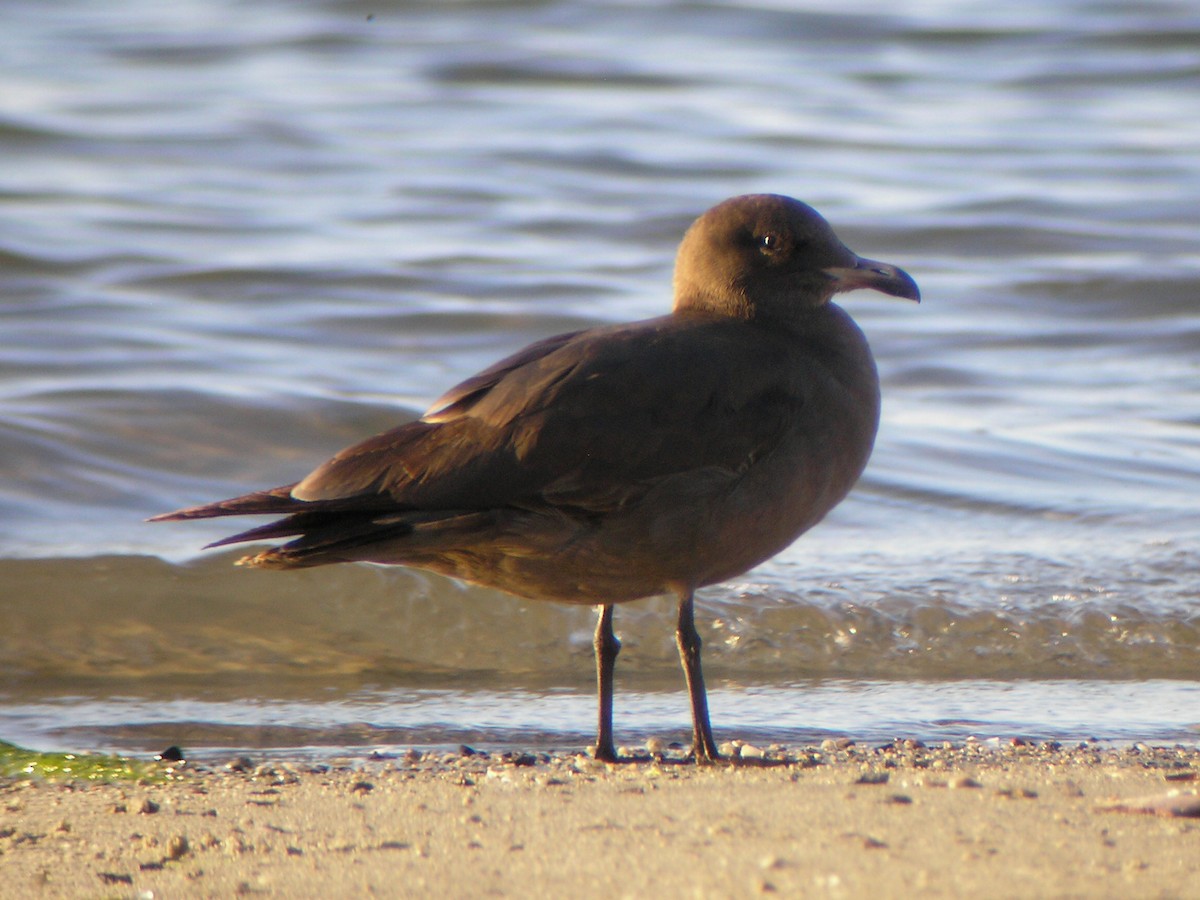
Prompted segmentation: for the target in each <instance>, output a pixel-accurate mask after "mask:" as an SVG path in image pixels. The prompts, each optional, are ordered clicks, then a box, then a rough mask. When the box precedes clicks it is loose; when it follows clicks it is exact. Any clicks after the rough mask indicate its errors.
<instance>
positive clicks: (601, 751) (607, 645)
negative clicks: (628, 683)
mask: <svg viewBox="0 0 1200 900" xmlns="http://www.w3.org/2000/svg"><path fill="white" fill-rule="evenodd" d="M599 610H600V619H599V620H598V621H597V622H596V638H595V640H594V641H593V646H594V647H595V648H596V687H597V693H598V694H599V696H600V715H599V723H598V725H597V727H596V759H600V760H604V761H605V762H616V761H617V750H616V748H615V747H614V746H613V728H612V715H613V668H614V667H615V665H616V662H617V654H618V653H620V652H621V642H620V641H618V640H617V636H616V635H615V634H613V608H612V606H601V607H599Z"/></svg>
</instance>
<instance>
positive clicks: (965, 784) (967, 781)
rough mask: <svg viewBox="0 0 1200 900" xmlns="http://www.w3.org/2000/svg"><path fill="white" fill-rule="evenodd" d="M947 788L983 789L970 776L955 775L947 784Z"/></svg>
mask: <svg viewBox="0 0 1200 900" xmlns="http://www.w3.org/2000/svg"><path fill="white" fill-rule="evenodd" d="M947 787H949V788H951V789H952V790H953V789H956V788H978V787H983V785H982V784H980V783H979V782H978V781H976V780H975V779H974V778H972V777H971V776H970V775H956V776H954V777H953V778H951V779H950V781H949V782H947Z"/></svg>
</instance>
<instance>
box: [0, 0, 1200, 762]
mask: <svg viewBox="0 0 1200 900" xmlns="http://www.w3.org/2000/svg"><path fill="white" fill-rule="evenodd" d="M4 17H5V34H4V36H3V37H0V71H2V72H3V82H4V89H3V91H2V92H0V147H2V149H3V157H4V161H5V164H4V166H3V167H2V168H0V317H2V318H0V739H5V740H15V741H18V742H23V743H26V744H29V745H33V746H39V747H46V748H56V747H63V748H66V747H75V748H78V747H80V746H99V747H105V748H111V749H118V750H127V751H135V752H142V751H147V750H152V749H161V747H162V746H165V745H166V744H169V743H183V744H185V745H187V746H188V747H189V748H190V749H192V750H201V751H204V750H210V751H215V750H216V749H218V748H246V747H259V748H275V749H281V748H301V747H305V748H310V747H325V748H333V749H335V750H337V749H339V748H340V749H344V748H349V747H360V746H377V745H392V744H396V745H403V744H411V743H418V744H433V745H437V744H445V743H454V742H456V741H459V740H469V741H474V742H492V743H499V744H505V743H516V744H526V745H528V744H539V743H540V744H554V745H565V746H572V745H578V744H580V743H582V742H584V741H585V740H586V739H587V736H588V733H589V732H590V729H591V722H592V715H593V711H592V699H591V686H590V685H591V674H590V672H591V663H590V660H589V655H590V630H591V627H592V623H591V617H590V612H589V611H588V610H586V609H571V608H563V607H558V606H551V605H542V604H537V603H530V602H523V601H518V600H514V599H511V598H508V597H506V596H504V595H501V594H497V593H495V592H490V591H486V590H482V589H478V588H466V587H463V586H460V585H456V584H454V583H452V582H449V581H447V580H445V579H441V578H437V577H434V576H430V575H425V574H421V573H414V572H407V571H402V570H383V569H377V568H372V567H343V568H341V569H337V568H334V569H324V570H313V571H308V572H300V573H284V574H279V573H262V572H251V571H245V570H240V569H234V568H233V567H232V566H231V565H230V562H231V561H232V559H233V558H234V556H230V555H228V554H221V553H215V554H203V555H202V554H200V553H199V549H198V548H199V547H200V546H201V545H202V544H204V543H205V542H207V541H209V540H213V539H215V538H217V537H220V536H222V535H223V534H225V533H226V531H225V526H224V525H222V524H221V523H212V522H204V523H192V524H186V525H154V526H151V525H147V524H145V523H144V522H143V521H142V520H143V519H144V518H145V517H146V516H149V515H151V514H153V513H156V512H161V511H164V510H168V509H173V508H176V507H178V506H181V505H185V504H189V503H193V502H199V501H203V500H209V499H215V498H219V497H225V496H232V495H234V494H236V493H240V492H243V491H246V490H249V489H252V488H256V487H264V486H269V485H275V484H281V483H285V482H287V481H290V480H293V479H295V478H297V477H298V476H300V475H302V474H304V473H305V472H307V471H308V470H309V469H310V468H312V467H313V466H314V465H316V464H317V463H319V462H320V461H322V460H323V459H324V458H325V457H326V456H328V455H329V454H330V453H332V452H333V451H335V450H337V449H339V448H341V447H342V446H345V445H346V444H349V443H351V442H352V441H354V440H356V439H358V438H360V437H362V436H365V435H367V434H371V433H374V432H376V431H379V430H382V429H384V428H386V427H390V426H391V425H393V424H394V423H395V422H397V421H399V420H400V419H402V418H406V417H408V416H411V415H414V414H416V413H417V412H419V411H420V410H421V409H422V408H423V407H424V406H425V404H427V403H428V402H429V401H430V400H432V399H433V398H434V397H436V396H437V395H438V394H440V393H441V392H442V391H443V390H444V389H445V388H447V387H449V386H450V385H451V384H453V383H455V382H456V381H457V380H459V379H461V378H462V377H464V376H466V375H468V374H471V373H472V372H474V371H476V370H478V369H479V368H481V367H482V366H484V365H486V364H488V363H489V362H491V361H493V360H495V359H496V358H498V357H500V356H501V355H503V354H505V353H508V352H511V351H512V350H515V349H517V348H519V347H520V346H522V345H524V344H525V343H527V342H529V341H530V340H533V339H535V338H538V337H543V336H546V335H549V334H553V333H556V332H559V331H563V330H567V329H572V328H578V327H584V326H587V325H592V324H602V323H608V322H616V321H622V320H628V319H635V318H643V317H648V316H651V315H656V314H658V313H660V312H662V311H664V310H665V309H666V308H667V305H668V303H669V285H670V269H671V263H672V257H673V253H674V249H675V245H676V243H677V241H678V239H679V237H680V235H681V233H682V231H683V229H684V228H685V227H686V225H687V224H688V222H690V220H691V219H692V218H693V217H694V216H695V215H696V214H698V213H699V212H701V211H702V210H703V209H705V208H706V207H708V206H709V205H711V204H713V203H715V202H717V201H719V200H721V199H723V198H724V197H726V196H730V195H733V194H738V193H746V192H751V191H762V190H766V191H778V192H782V193H787V194H791V195H793V196H798V197H800V198H802V199H805V200H807V201H808V202H810V203H812V204H813V205H814V206H816V207H817V208H818V209H819V210H821V211H822V212H823V213H824V214H825V215H826V216H827V217H828V218H829V219H830V220H831V221H832V222H833V224H834V225H835V227H836V228H837V229H838V231H839V233H840V234H841V235H842V236H843V237H844V238H845V239H846V241H847V243H849V244H850V246H852V247H854V248H856V249H857V250H859V251H860V252H862V253H864V254H866V255H869V256H872V257H876V258H880V259H886V260H888V261H891V262H895V263H898V264H900V265H902V266H904V267H905V268H906V269H907V270H908V271H910V272H911V273H912V274H913V275H914V276H915V277H916V279H917V281H918V282H919V283H920V285H921V287H922V291H923V293H924V296H925V302H924V304H923V305H922V306H920V307H912V306H911V305H908V304H904V303H899V302H897V301H894V300H889V299H887V298H882V297H878V296H876V295H872V294H865V293H863V294H856V295H852V296H849V297H847V298H846V299H845V302H844V305H845V306H846V307H847V308H848V309H849V310H850V311H851V312H852V314H853V315H854V316H855V317H856V318H857V319H858V321H859V322H860V324H861V325H862V326H863V328H864V330H865V331H866V332H867V334H868V337H869V338H870V340H871V342H872V346H873V347H874V349H875V353H876V357H877V359H878V362H879V367H880V371H881V375H882V377H883V382H884V420H883V425H882V428H881V432H880V436H879V440H878V443H877V446H876V451H875V456H874V458H873V461H872V463H871V466H870V468H869V470H868V472H867V474H866V476H865V478H864V479H863V482H862V483H861V485H860V486H859V488H858V490H857V491H856V493H855V494H854V495H853V496H852V497H851V498H850V499H849V500H848V501H847V502H846V503H845V504H843V506H841V507H840V508H839V509H838V510H837V511H835V513H834V514H833V515H832V516H831V517H830V518H829V520H827V521H826V522H825V523H824V524H822V525H821V526H820V527H819V528H818V529H817V530H815V531H814V532H812V533H811V534H809V535H807V536H805V537H804V538H803V539H801V540H800V541H799V542H798V543H797V544H796V545H795V546H794V547H792V548H791V549H790V550H788V551H787V552H785V553H783V554H781V555H780V556H779V557H777V558H776V559H775V560H773V561H771V562H769V563H767V564H765V565H763V566H762V567H760V568H759V569H757V570H755V571H754V572H752V573H750V574H748V575H747V576H745V577H744V578H743V579H741V580H739V581H738V582H736V583H731V584H727V585H724V586H719V587H716V588H711V589H709V590H707V591H705V592H704V595H703V596H702V598H701V600H700V604H699V605H700V612H699V619H700V624H701V628H702V631H703V632H704V634H705V636H706V649H705V653H706V664H707V666H708V671H709V674H710V686H711V688H712V694H713V708H714V721H715V724H716V726H717V730H718V734H719V735H727V736H750V737H754V738H755V739H759V740H776V739H777V740H795V741H801V740H809V739H816V738H819V737H822V736H828V735H829V734H850V735H854V736H857V737H862V738H864V739H874V738H879V739H884V738H886V737H891V736H895V735H896V734H903V735H905V736H914V737H925V738H956V737H962V736H964V735H966V734H977V735H980V736H985V737H986V736H991V735H999V736H1006V735H1026V736H1047V737H1055V736H1057V737H1061V738H1067V739H1076V738H1079V739H1082V738H1084V737H1097V738H1100V739H1102V740H1117V741H1129V740H1151V741H1169V742H1175V741H1184V742H1191V743H1194V742H1196V741H1197V740H1198V737H1197V735H1198V733H1200V732H1198V730H1197V729H1198V727H1200V726H1198V723H1200V608H1198V605H1197V597H1198V596H1200V575H1198V574H1197V565H1196V561H1197V560H1196V549H1195V548H1196V546H1197V537H1198V536H1200V511H1198V505H1197V503H1196V491H1195V486H1196V484H1197V474H1198V473H1200V387H1198V386H1200V377H1198V376H1200V353H1198V351H1200V251H1198V250H1197V246H1198V245H1197V235H1198V229H1197V214H1196V210H1197V209H1198V208H1200V120H1198V119H1197V118H1196V116H1195V114H1194V113H1195V98H1196V96H1197V90H1198V89H1200V49H1198V48H1200V12H1197V11H1196V9H1195V7H1194V5H1193V4H1189V3H1183V2H1180V3H1170V2H1162V3H1152V4H1147V3H1134V2H1119V0H1114V2H1085V0H1075V2H1064V3H1058V4H1049V5H1047V4H1038V3H1032V2H1017V3H1014V4H1006V5H1004V6H1003V7H1000V8H997V7H995V5H994V4H985V3H955V4H947V3H938V2H932V0H931V2H918V3H913V4H907V5H905V6H904V8H903V9H899V8H896V7H895V5H894V4H887V5H885V4H882V3H871V2H865V3H860V4H852V5H849V6H848V5H847V4H844V3H841V4H833V3H820V2H810V3H783V2H779V3H772V2H766V3H760V4H757V5H756V4H748V3H745V4H744V3H735V2H720V0H714V2H709V3H693V2H667V0H662V2H657V3H650V4H627V5H622V4H615V3H599V2H585V0H562V2H538V3H535V2H511V3H505V2H499V3H483V2H478V3H469V2H468V3H452V4H450V3H430V4H399V3H396V4H386V3H384V4H349V3H333V2H325V3H308V4H286V3H269V2H267V3H254V4H242V3H236V2H220V0H185V2H181V3H175V4H169V5H166V6H164V5H162V4H152V3H148V2H128V3H123V4H120V5H119V6H116V7H114V6H113V5H112V4H104V3H99V2H85V0H66V2H61V3H56V4H53V5H46V4H41V3H32V2H16V0H14V2H8V3H5V5H4ZM672 619H673V614H672V611H671V605H670V604H669V603H668V602H666V601H658V600H652V601H646V602H642V603H638V604H634V605H631V606H626V607H623V608H621V609H620V610H619V611H618V616H617V627H618V631H619V632H620V633H621V635H622V637H623V639H624V642H625V647H626V650H625V652H624V653H623V654H622V657H621V660H620V664H619V666H618V697H617V729H618V737H619V740H629V741H633V740H639V739H641V738H643V737H645V736H647V735H654V734H659V735H665V736H676V735H678V736H681V737H682V736H684V735H685V733H686V730H687V727H686V726H687V721H686V703H685V698H684V697H683V696H682V694H681V690H682V686H681V678H680V676H679V675H678V674H677V671H676V668H677V664H676V661H675V657H674V650H673V646H672V642H671V634H670V632H671V628H672Z"/></svg>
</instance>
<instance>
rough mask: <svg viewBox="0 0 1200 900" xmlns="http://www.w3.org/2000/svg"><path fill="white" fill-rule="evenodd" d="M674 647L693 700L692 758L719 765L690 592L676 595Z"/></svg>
mask: <svg viewBox="0 0 1200 900" xmlns="http://www.w3.org/2000/svg"><path fill="white" fill-rule="evenodd" d="M675 643H676V644H678V645H679V659H680V660H681V661H682V662H683V674H684V677H685V678H687V686H688V695H689V696H690V697H691V700H692V756H693V757H695V760H696V763H697V764H699V765H705V764H708V763H714V762H718V761H719V760H720V759H721V754H720V753H718V752H717V745H716V742H715V741H714V740H713V736H712V725H710V724H709V721H708V694H707V693H705V690H704V673H703V672H701V671H700V635H699V634H698V633H697V632H696V621H695V617H694V612H693V601H692V591H691V590H690V589H689V590H687V591H686V592H684V591H680V593H679V627H678V629H677V630H676V632H675Z"/></svg>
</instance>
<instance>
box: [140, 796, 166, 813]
mask: <svg viewBox="0 0 1200 900" xmlns="http://www.w3.org/2000/svg"><path fill="white" fill-rule="evenodd" d="M160 808H161V807H159V805H158V804H157V803H155V802H154V801H153V800H151V799H150V798H149V797H147V798H146V799H145V800H143V801H142V808H141V809H139V810H138V812H140V813H142V814H143V815H147V816H152V815H154V814H155V813H156V812H158V811H159V809H160Z"/></svg>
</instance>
